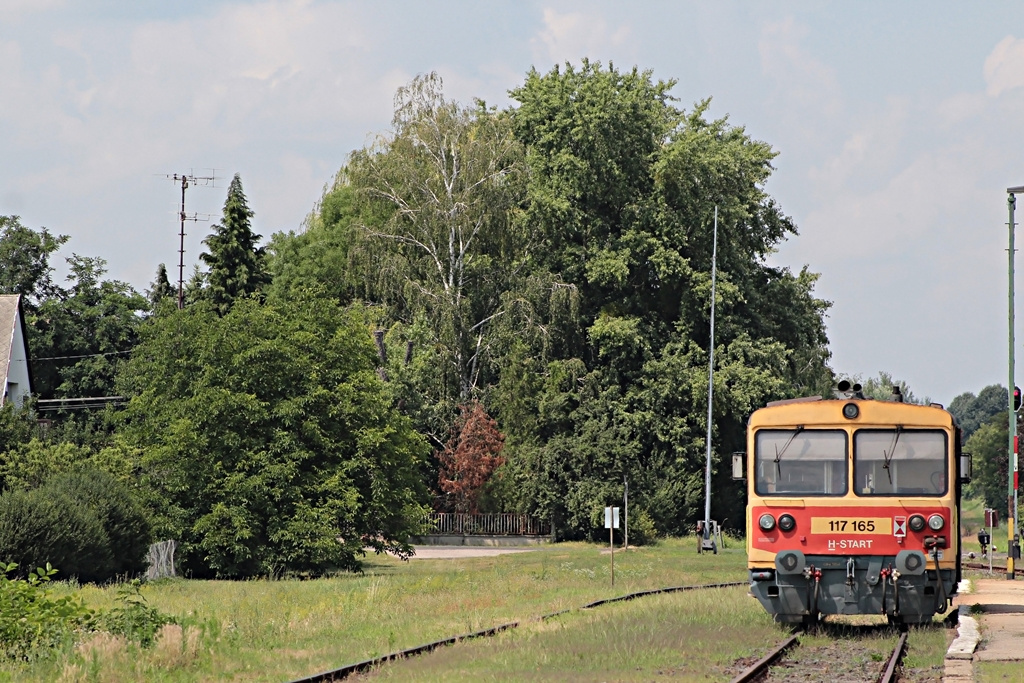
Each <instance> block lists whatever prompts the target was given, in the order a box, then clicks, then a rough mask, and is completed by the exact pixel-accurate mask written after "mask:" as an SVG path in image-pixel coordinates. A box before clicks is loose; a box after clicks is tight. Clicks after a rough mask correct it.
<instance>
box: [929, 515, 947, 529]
mask: <svg viewBox="0 0 1024 683" xmlns="http://www.w3.org/2000/svg"><path fill="white" fill-rule="evenodd" d="M945 524H946V520H944V519H942V515H932V516H931V517H929V518H928V528H929V529H931V530H932V531H938V530H939V529H941V528H942V527H943V526H945Z"/></svg>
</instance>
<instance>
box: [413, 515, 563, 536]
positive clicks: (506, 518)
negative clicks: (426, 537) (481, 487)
mask: <svg viewBox="0 0 1024 683" xmlns="http://www.w3.org/2000/svg"><path fill="white" fill-rule="evenodd" d="M427 526H428V529H429V531H428V532H427V533H431V534H443V535H448V534H450V535H455V536H546V535H548V534H550V533H551V525H550V524H549V523H547V522H544V521H541V520H540V519H538V518H536V517H531V516H529V515H519V514H515V513H511V512H495V513H479V514H475V515H474V514H470V513H468V512H431V513H429V514H428V515H427Z"/></svg>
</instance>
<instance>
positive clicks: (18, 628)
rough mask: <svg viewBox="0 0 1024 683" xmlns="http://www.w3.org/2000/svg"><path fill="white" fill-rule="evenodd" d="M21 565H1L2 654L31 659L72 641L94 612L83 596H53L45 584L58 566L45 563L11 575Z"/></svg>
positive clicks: (0, 654) (0, 644)
mask: <svg viewBox="0 0 1024 683" xmlns="http://www.w3.org/2000/svg"><path fill="white" fill-rule="evenodd" d="M17 569H18V565H16V564H14V563H10V564H4V565H0V657H2V658H4V659H15V660H28V659H38V658H41V657H45V656H46V655H47V654H49V653H50V652H52V651H53V649H54V648H57V647H60V646H61V645H64V644H65V643H67V642H69V641H70V640H71V638H72V637H73V635H74V632H75V631H76V630H79V629H85V628H88V627H89V625H90V623H91V621H92V618H93V613H92V611H90V610H89V609H87V608H86V607H85V605H84V604H83V603H82V601H81V599H80V598H78V597H75V596H70V595H66V596H64V597H61V598H50V597H49V596H48V595H47V593H46V585H47V583H48V582H49V581H50V577H51V576H53V575H54V574H56V573H57V570H56V569H53V568H52V567H50V565H46V568H45V569H43V568H39V569H36V570H35V571H28V572H27V576H26V578H24V579H18V578H11V577H9V576H8V574H12V573H14V572H15V571H16V570H17Z"/></svg>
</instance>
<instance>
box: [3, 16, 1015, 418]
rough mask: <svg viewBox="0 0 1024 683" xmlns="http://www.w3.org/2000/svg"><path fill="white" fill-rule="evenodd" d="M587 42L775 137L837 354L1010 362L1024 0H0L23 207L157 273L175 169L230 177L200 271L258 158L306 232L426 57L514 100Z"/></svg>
mask: <svg viewBox="0 0 1024 683" xmlns="http://www.w3.org/2000/svg"><path fill="white" fill-rule="evenodd" d="M584 57H586V58H589V59H591V60H597V61H600V62H602V63H604V64H608V63H609V62H611V63H613V64H614V65H615V66H616V67H617V68H619V69H630V68H632V67H633V66H638V67H640V68H641V69H650V70H651V71H652V72H653V74H654V77H655V78H656V79H663V80H669V79H673V80H675V81H677V84H676V86H675V87H674V89H673V94H674V96H675V97H676V98H678V104H679V106H682V107H683V108H686V109H690V108H692V106H693V105H694V103H696V102H699V101H701V100H703V99H705V98H709V97H710V98H712V99H711V101H712V104H711V109H710V115H711V116H714V117H716V118H717V117H722V116H728V117H729V120H730V122H731V123H733V124H734V125H739V126H743V127H745V128H746V130H747V132H748V133H749V134H750V135H751V136H752V137H754V138H756V139H759V140H764V141H766V142H768V143H769V144H771V145H772V147H773V148H774V149H775V150H776V151H777V152H778V157H777V158H776V160H775V168H776V171H775V173H774V175H773V176H772V178H771V180H770V181H769V182H768V184H767V186H766V187H767V190H768V192H769V193H770V194H771V195H772V196H773V197H774V198H775V199H776V200H777V201H778V202H779V203H780V205H781V206H782V209H783V210H784V211H785V212H786V213H787V214H788V215H790V216H792V218H793V220H794V221H795V223H796V225H797V226H798V229H799V235H798V236H796V237H793V238H791V239H790V240H788V241H787V242H786V243H785V244H783V245H781V246H780V248H779V250H778V252H777V253H776V254H774V255H772V257H771V262H772V263H773V264H774V265H785V266H789V267H791V268H793V269H794V270H798V269H799V268H801V267H803V266H804V265H807V266H808V267H809V268H810V270H812V271H814V272H817V273H820V274H821V277H820V279H819V281H818V285H817V288H816V294H817V295H818V296H819V297H821V298H824V299H827V300H829V301H831V302H832V307H831V309H830V310H829V313H828V319H827V324H828V333H829V339H830V348H831V351H832V360H831V365H832V367H833V368H834V369H835V371H836V372H837V373H838V374H839V375H840V376H849V375H861V376H864V377H866V376H873V375H876V374H877V373H878V372H879V371H886V372H888V373H891V374H892V375H893V376H895V377H896V378H898V379H902V380H905V381H906V382H907V383H908V384H909V386H910V388H911V390H912V391H913V392H914V393H915V394H916V395H918V396H921V397H923V396H927V397H930V398H931V400H933V401H937V402H941V403H945V404H948V403H949V401H950V400H951V399H952V398H953V397H954V396H956V395H958V394H960V393H962V392H965V391H971V392H973V393H977V392H978V391H979V390H980V389H982V388H983V387H985V386H987V385H989V384H994V383H1001V384H1004V385H1005V384H1006V381H1007V375H1008V373H1007V355H1008V354H1007V351H1008V345H1007V332H1008V329H1007V328H1008V324H1007V313H1008V305H1007V284H1008V279H1007V266H1008V263H1007V261H1008V259H1007V248H1008V237H1009V236H1008V230H1007V221H1008V217H1007V193H1006V189H1007V188H1008V187H1011V186H1019V185H1024V153H1022V152H1024V3H1019V2H998V1H991V2H986V3H954V2H942V1H940V2H934V1H933V2H914V1H906V2H899V3H892V2H871V1H864V2H857V3H850V2H813V1H811V0H806V1H803V2H783V1H778V2H771V3H752V2H745V1H735V2H733V1H729V0H718V1H716V2H713V3H710V2H696V1H692V2H687V1H682V0H680V1H672V2H670V1H668V0H661V1H650V2H642V3H639V2H634V3H622V2H600V1H590V2H532V1H529V0H516V1H511V0H510V1H500V0H492V1H489V2H478V1H475V0H474V1H465V2H413V1H411V0H410V1H407V2H398V1H388V0H376V1H375V2H372V3H371V2H328V1H322V2H317V1H312V0H279V1H277V0H269V1H264V2H230V1H219V0H206V1H204V2H194V1H192V0H176V1H175V2H163V3H150V2H145V3H141V2H126V1H124V0H121V1H118V2H115V1H113V0H90V1H89V2H86V1H85V0H78V1H74V0H66V1H62V0H0V215H9V214H15V215H19V216H21V219H22V222H23V224H25V225H27V226H28V227H31V228H33V229H39V228H42V227H46V228H48V229H49V230H50V231H51V232H53V233H57V234H64V235H69V236H70V238H71V239H70V241H69V242H68V244H67V245H65V247H64V248H63V249H62V251H61V253H60V254H59V256H58V258H57V259H56V260H55V262H54V265H60V264H61V263H62V262H63V259H64V258H65V257H67V256H69V255H70V254H72V253H77V254H80V255H83V256H99V257H102V258H104V259H105V260H106V261H107V267H108V277H110V278H114V279H118V280H124V281H127V282H129V283H130V284H132V285H133V286H135V287H136V288H137V289H139V290H140V291H142V290H144V289H145V288H146V287H147V286H148V285H149V284H150V283H151V282H152V281H153V278H154V275H155V272H156V269H157V266H158V264H160V263H165V264H167V266H168V270H169V271H170V272H171V274H172V279H174V277H175V276H176V272H177V262H178V246H179V245H178V241H179V237H178V229H179V224H178V219H177V211H178V208H179V203H180V200H181V190H180V186H179V185H178V184H176V183H175V182H174V181H173V180H172V179H171V178H169V177H168V176H169V175H170V176H173V175H174V174H176V173H177V174H181V173H188V174H193V175H196V176H216V177H217V178H219V179H218V180H217V181H216V182H215V183H213V185H212V186H203V185H198V186H196V187H191V188H189V189H188V191H187V194H186V211H187V212H188V213H190V214H191V213H195V214H197V218H204V217H206V216H210V217H212V221H210V222H204V221H202V220H200V221H196V222H189V223H187V224H186V232H187V233H188V234H187V236H186V240H185V264H186V277H187V274H188V273H189V272H191V269H192V267H193V265H194V264H195V263H197V262H198V255H199V253H200V252H201V251H202V244H201V240H202V239H203V237H205V235H206V234H208V233H209V230H210V225H212V222H215V221H216V220H217V219H218V218H219V216H220V210H221V207H222V206H223V203H224V199H225V196H226V187H227V184H228V182H229V181H230V179H231V177H232V176H233V175H234V174H235V173H239V174H240V175H241V178H242V182H243V185H244V188H245V192H246V195H247V197H248V199H249V204H250V207H251V208H252V209H253V210H254V211H255V213H256V215H255V218H254V221H253V227H254V229H255V230H256V232H258V233H260V234H262V235H263V236H264V237H265V238H266V237H269V236H270V235H271V234H273V233H275V232H280V231H285V232H286V231H289V230H294V231H297V230H301V227H302V223H303V220H304V218H305V217H306V216H307V214H308V213H309V212H310V211H311V210H312V209H313V207H314V206H315V205H316V202H317V200H318V199H319V198H320V196H321V195H322V193H323V191H324V188H325V186H326V185H327V184H329V183H330V182H331V180H332V179H333V177H334V175H335V174H336V173H337V171H338V170H339V169H340V168H341V166H342V165H343V164H344V163H345V160H346V158H347V156H348V154H349V153H350V152H351V151H353V150H355V149H359V148H361V147H363V146H364V145H366V144H367V143H368V142H370V141H371V140H372V139H373V136H374V135H377V134H381V133H386V132H387V130H388V126H389V123H390V120H391V114H392V104H393V97H394V93H395V90H396V89H397V88H398V87H400V86H401V85H403V84H405V83H408V82H409V81H410V80H411V79H412V78H413V77H415V76H416V75H417V74H420V73H428V72H431V71H436V72H437V73H438V74H439V75H440V76H441V77H442V78H443V79H444V83H445V92H446V94H447V95H448V96H449V97H451V98H454V99H458V100H460V101H463V102H467V103H468V102H471V101H472V100H473V98H481V99H484V100H485V101H487V102H488V103H489V104H492V105H497V106H508V105H509V104H511V103H510V100H509V98H508V91H509V90H510V89H511V88H514V87H516V86H518V85H520V84H521V83H522V82H523V80H524V77H525V75H526V73H527V72H528V71H529V70H530V69H531V68H536V69H537V70H538V71H541V72H546V71H549V70H550V69H551V68H552V67H554V66H555V65H556V64H562V63H565V62H567V61H568V62H572V63H574V64H578V63H579V62H580V60H581V59H582V58H584ZM1021 208H1022V211H1024V202H1022V203H1021ZM1020 238H1021V240H1022V241H1024V234H1021V235H1020ZM1019 266H1020V268H1021V269H1024V262H1021V263H1020V264H1019ZM58 272H59V273H63V272H64V271H60V270H58ZM1018 298H1020V299H1021V300H1022V301H1024V290H1022V291H1021V294H1020V296H1019V297H1018ZM1019 318H1021V319H1024V315H1022V316H1019ZM1016 334H1017V339H1018V341H1019V343H1018V344H1016V353H1017V355H1019V356H1021V358H1022V362H1021V363H1020V366H1021V368H1022V370H1021V379H1020V380H1018V381H1017V383H1018V384H1021V383H1024V322H1022V323H1021V324H1020V325H1018V326H1017V331H1016Z"/></svg>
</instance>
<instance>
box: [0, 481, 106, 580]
mask: <svg viewBox="0 0 1024 683" xmlns="http://www.w3.org/2000/svg"><path fill="white" fill-rule="evenodd" d="M0 562H13V563H15V564H17V565H18V566H19V567H22V568H23V569H21V570H19V571H18V575H19V576H21V577H25V576H27V571H30V569H25V568H31V567H40V566H43V565H46V564H47V563H49V564H52V565H56V566H59V567H61V573H62V575H63V576H64V577H67V578H70V577H78V578H79V580H81V581H101V580H104V579H106V578H109V577H110V576H113V573H112V569H113V556H112V555H111V551H110V541H109V539H108V538H107V534H106V532H105V531H104V530H103V525H102V524H101V522H100V520H99V518H98V517H97V516H96V514H95V513H94V512H92V511H91V510H89V509H88V508H87V507H86V506H85V505H84V504H83V503H81V502H80V501H78V500H76V499H74V498H71V497H70V496H67V495H61V494H58V493H57V492H55V491H52V490H48V489H46V488H40V489H35V490H33V491H5V492H4V493H3V494H0Z"/></svg>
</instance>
